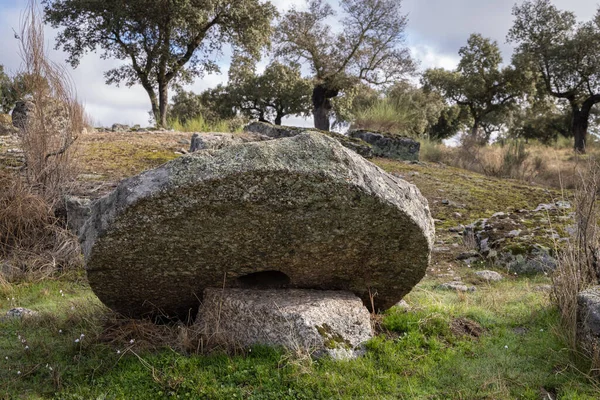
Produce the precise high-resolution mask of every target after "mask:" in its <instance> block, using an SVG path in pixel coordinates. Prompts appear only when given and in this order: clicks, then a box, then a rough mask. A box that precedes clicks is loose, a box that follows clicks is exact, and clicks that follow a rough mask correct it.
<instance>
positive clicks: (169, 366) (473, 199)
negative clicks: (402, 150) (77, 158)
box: [0, 133, 600, 399]
mask: <svg viewBox="0 0 600 400" xmlns="http://www.w3.org/2000/svg"><path fill="white" fill-rule="evenodd" d="M186 138H188V139H189V135H184V134H175V133H169V134H137V133H128V134H116V133H110V134H108V133H107V134H102V135H94V134H90V135H87V136H83V137H82V143H81V149H82V150H81V152H82V157H83V163H82V164H83V166H84V172H86V173H97V174H99V175H100V176H102V177H103V178H102V179H121V178H123V177H125V176H128V175H131V174H134V173H137V172H138V171H141V170H144V169H147V168H150V167H153V166H155V165H156V164H157V163H162V162H163V161H166V159H170V158H172V157H176V156H177V155H176V154H175V153H174V151H175V150H176V149H177V148H179V147H182V146H183V145H182V144H180V141H181V140H183V139H186ZM149 153H151V154H153V155H157V156H156V157H154V156H148V154H149ZM115 154H116V155H117V156H115ZM374 162H375V163H376V164H377V165H379V166H381V167H382V168H384V169H385V170H387V171H388V172H391V173H394V174H398V175H402V176H403V177H404V178H405V179H407V180H409V181H411V182H413V183H414V184H416V185H417V186H418V187H419V189H420V190H421V192H422V193H423V194H424V196H425V197H426V198H427V199H428V200H429V204H430V208H431V210H432V214H433V217H434V218H436V219H437V220H438V222H437V228H438V230H437V236H436V242H438V245H439V244H440V243H443V244H442V245H448V246H450V244H457V245H458V244H460V246H458V247H451V251H450V252H448V253H434V254H433V259H432V264H431V267H430V268H429V269H428V271H427V276H426V277H425V278H424V279H423V281H422V282H421V283H419V285H417V287H416V288H415V289H414V290H413V291H412V292H411V293H410V294H409V295H408V296H407V297H406V299H405V300H406V301H407V302H408V304H409V305H410V309H409V310H408V311H406V310H403V309H400V308H394V309H392V310H389V311H388V312H387V313H386V314H385V315H383V316H382V317H381V321H380V326H381V327H382V329H381V331H380V332H379V334H378V335H377V336H376V337H375V338H374V339H372V340H371V341H370V342H369V343H368V345H367V348H368V351H367V353H366V355H365V356H364V357H362V358H359V359H356V360H353V361H349V362H337V361H333V360H329V359H321V360H317V361H311V360H309V359H306V358H302V357H298V356H297V355H295V354H293V353H288V352H286V351H284V350H282V349H273V348H266V347H254V348H252V349H250V350H248V351H246V352H243V353H238V354H233V355H227V354H224V353H220V352H218V351H216V352H213V353H210V354H203V353H202V352H198V351H197V349H198V347H197V346H196V345H195V343H194V342H193V340H191V339H190V336H189V335H188V331H187V330H186V329H185V328H182V327H178V326H173V327H165V326H163V327H154V326H149V325H148V324H143V323H139V322H134V321H127V320H123V319H120V318H118V317H117V316H115V315H114V314H113V313H112V312H111V311H110V310H108V309H107V308H106V307H104V306H103V305H102V304H101V303H100V302H99V300H98V299H97V298H96V297H95V296H94V294H93V292H92V291H91V289H90V288H89V286H88V285H87V283H86V281H85V277H84V276H83V273H82V272H81V271H79V272H70V275H69V276H62V277H60V278H53V279H43V280H33V281H32V280H23V281H20V282H15V283H12V284H10V283H7V282H2V281H1V280H0V315H3V314H4V313H5V312H6V311H7V310H9V309H10V308H12V307H17V306H19V307H26V308H30V309H33V310H35V311H39V312H40V315H39V316H38V317H35V318H31V319H23V320H18V319H17V320H15V319H0V331H1V332H2V335H0V399H13V398H14V399H47V398H54V399H153V398H184V399H185V398H191V399H203V398H206V399H234V398H244V399H331V398H343V399H357V398H376V399H448V398H452V399H514V398H524V399H540V398H543V397H542V395H543V394H544V393H550V394H552V395H555V396H558V398H561V399H596V398H597V397H598V396H597V393H598V391H599V390H600V388H599V387H598V384H597V383H594V381H592V380H590V379H589V378H588V376H587V375H586V372H587V371H589V368H590V366H589V364H587V363H586V362H582V361H576V360H575V359H573V358H572V353H571V352H570V351H569V344H568V342H567V340H566V339H565V335H564V331H563V330H562V328H561V325H560V315H559V312H558V310H557V309H556V307H555V306H554V305H553V304H552V303H551V302H550V300H549V293H548V292H547V291H542V290H540V287H541V286H543V285H548V284H550V282H551V281H550V279H549V278H545V277H506V279H505V280H504V281H503V282H499V283H494V284H482V283H481V281H480V280H478V278H477V277H476V276H475V274H474V268H468V267H466V266H464V264H462V263H459V262H457V261H456V255H457V253H458V252H460V251H462V250H463V247H461V246H462V243H461V242H460V241H461V239H460V238H459V237H458V236H457V235H456V234H452V233H450V232H448V230H447V229H446V228H447V227H451V226H455V225H458V224H461V223H463V224H465V223H470V222H473V221H474V220H475V219H478V218H482V217H489V216H490V215H491V214H493V213H495V212H498V211H507V210H511V209H520V208H527V209H532V208H535V206H537V205H538V204H539V203H544V202H550V201H552V200H554V199H559V198H561V196H562V192H561V191H559V190H553V189H548V188H545V187H537V186H530V185H527V184H526V183H524V182H522V181H517V180H507V179H499V178H492V177H485V176H483V175H479V174H477V173H473V172H470V171H466V170H462V169H458V168H453V167H449V166H445V165H442V164H436V163H427V164H423V165H418V164H417V165H415V164H406V163H403V162H397V161H391V160H385V159H376V160H374ZM442 200H449V201H450V203H451V204H452V205H450V206H449V205H448V204H444V202H442ZM479 267H481V268H483V267H485V268H489V267H490V266H489V265H484V264H482V265H480V266H479ZM499 272H502V271H499ZM448 274H454V276H460V277H461V278H462V279H463V281H464V282H465V283H467V284H469V285H471V284H477V291H476V292H474V293H467V294H462V293H456V292H452V291H441V290H439V289H438V288H437V286H438V285H439V284H440V283H443V282H447V281H448V280H451V279H452V278H448V276H447V275H448ZM82 334H83V335H84V336H82ZM19 336H20V338H19ZM23 340H25V342H23ZM76 340H79V341H78V342H76ZM26 346H29V347H28V348H27V349H26ZM6 357H8V359H7V358H6ZM19 371H20V373H19Z"/></svg>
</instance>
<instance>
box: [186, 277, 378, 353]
mask: <svg viewBox="0 0 600 400" xmlns="http://www.w3.org/2000/svg"><path fill="white" fill-rule="evenodd" d="M203 298H204V301H203V303H202V305H201V306H200V310H199V312H198V317H197V318H196V324H197V326H198V327H199V329H200V331H201V332H202V333H203V335H205V336H206V337H207V338H208V340H209V341H211V340H212V341H214V342H216V343H218V344H225V345H230V346H233V347H238V346H243V347H248V346H252V345H256V344H266V345H271V346H284V347H287V348H289V349H292V350H300V349H302V350H307V351H309V352H311V353H312V352H314V353H315V354H317V355H319V354H329V355H331V356H333V357H335V358H352V357H354V356H355V355H356V354H355V352H356V351H358V352H360V350H361V345H362V344H363V343H364V342H366V341H367V340H369V339H370V338H371V337H372V336H373V331H372V329H371V318H370V314H369V311H368V310H367V308H366V307H365V306H364V305H363V302H362V301H361V299H359V298H358V297H356V295H354V294H353V293H350V292H343V291H320V290H299V289H288V290H255V289H225V290H223V289H212V288H208V289H206V290H205V291H204V296H203Z"/></svg>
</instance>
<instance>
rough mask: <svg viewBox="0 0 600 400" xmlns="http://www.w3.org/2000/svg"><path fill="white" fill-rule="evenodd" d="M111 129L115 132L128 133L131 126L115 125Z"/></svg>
mask: <svg viewBox="0 0 600 400" xmlns="http://www.w3.org/2000/svg"><path fill="white" fill-rule="evenodd" d="M110 129H111V131H113V132H127V131H129V130H130V128H129V125H124V124H113V126H112V127H111V128H110Z"/></svg>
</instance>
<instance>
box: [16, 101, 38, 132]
mask: <svg viewBox="0 0 600 400" xmlns="http://www.w3.org/2000/svg"><path fill="white" fill-rule="evenodd" d="M34 112H35V104H34V103H33V102H31V101H18V102H17V103H16V104H15V108H14V109H13V111H12V114H11V115H12V123H13V126H14V127H15V128H19V129H25V128H26V127H27V125H28V124H29V123H30V121H31V118H32V116H33V114H34Z"/></svg>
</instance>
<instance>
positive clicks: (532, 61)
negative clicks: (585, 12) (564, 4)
mask: <svg viewBox="0 0 600 400" xmlns="http://www.w3.org/2000/svg"><path fill="white" fill-rule="evenodd" d="M513 15H514V17H515V21H514V25H513V27H512V28H511V30H510V31H509V34H508V40H509V42H512V43H516V44H517V49H516V53H515V55H514V63H515V64H518V65H519V66H520V67H521V68H522V69H529V70H531V71H533V72H535V74H536V76H537V77H538V78H539V79H538V95H542V96H543V95H549V96H552V97H555V98H557V99H561V100H563V101H565V102H566V103H567V104H568V105H569V107H570V108H571V116H572V120H571V133H572V135H573V136H574V147H575V150H576V151H579V152H584V151H585V146H586V139H587V133H588V128H589V121H590V115H591V113H592V108H593V107H594V105H595V104H597V103H600V10H599V11H598V12H597V13H596V16H595V18H594V19H593V20H592V21H588V22H585V23H580V22H577V18H576V17H575V14H574V13H572V12H570V11H562V10H559V9H558V8H557V7H556V6H554V5H553V4H552V3H551V2H550V1H549V0H529V1H525V2H524V3H523V4H521V5H516V6H515V7H514V8H513Z"/></svg>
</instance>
